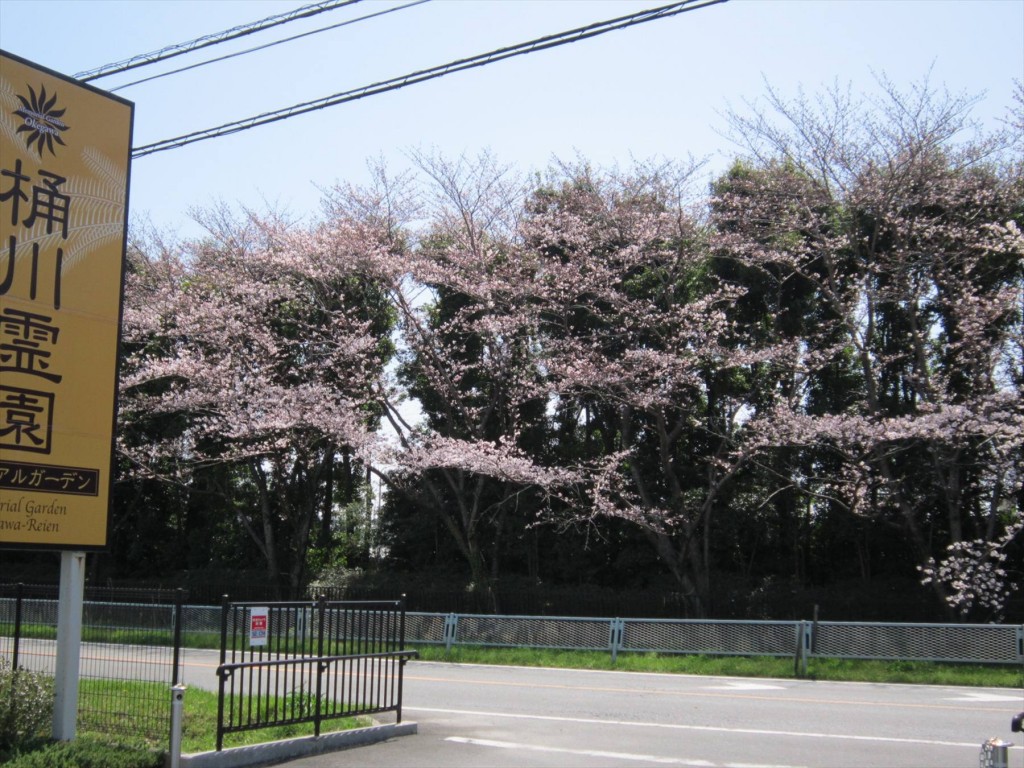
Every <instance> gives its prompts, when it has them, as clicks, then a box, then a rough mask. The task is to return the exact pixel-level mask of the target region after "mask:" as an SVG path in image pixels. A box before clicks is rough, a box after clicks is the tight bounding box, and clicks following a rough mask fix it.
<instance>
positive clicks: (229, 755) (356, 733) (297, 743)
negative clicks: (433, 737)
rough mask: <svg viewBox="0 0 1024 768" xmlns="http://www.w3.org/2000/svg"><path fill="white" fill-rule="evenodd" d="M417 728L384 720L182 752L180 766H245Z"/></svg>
mask: <svg viewBox="0 0 1024 768" xmlns="http://www.w3.org/2000/svg"><path fill="white" fill-rule="evenodd" d="M416 732H417V725H416V723H410V722H405V723H385V724H383V725H371V726H369V727H367V728H354V729H352V730H351V731H338V732H336V733H325V734H321V735H320V736H302V737H299V738H297V739H288V740H286V741H272V742H270V743H268V744H252V745H250V746H247V747H232V748H231V749H224V750H221V751H220V752H196V753H194V754H191V755H182V756H181V762H180V765H181V768H246V767H247V766H256V765H265V764H267V763H276V762H280V761H282V760H294V759H297V758H300V757H308V756H309V755H319V754H323V753H324V752H334V751H336V750H339V749H346V748H348V747H357V746H362V745H365V744H374V743H376V742H379V741H384V740H386V739H390V738H394V737H396V736H411V735H412V734H414V733H416Z"/></svg>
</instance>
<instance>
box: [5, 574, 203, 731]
mask: <svg viewBox="0 0 1024 768" xmlns="http://www.w3.org/2000/svg"><path fill="white" fill-rule="evenodd" d="M57 592H58V590H57V588H55V587H30V586H24V585H2V586H0V657H2V658H5V659H7V660H8V661H9V662H10V663H11V666H12V667H13V668H15V669H31V670H33V671H36V672H43V673H45V674H48V675H53V674H54V673H55V671H56V663H57V641H56V638H57V597H58V595H57ZM92 596H93V597H96V596H98V595H97V593H96V592H95V591H93V594H92ZM99 596H102V595H99ZM149 598H150V600H156V601H161V600H166V601H167V602H144V603H123V602H107V601H102V600H89V601H87V602H86V603H85V604H84V605H83V608H82V643H81V647H80V657H79V690H78V727H79V728H83V729H87V730H90V731H97V732H101V733H107V734H110V735H113V736H137V735H139V734H140V733H162V732H164V731H166V729H167V723H168V719H169V716H170V697H169V695H168V688H169V687H170V686H172V685H174V684H175V683H177V682H178V677H179V674H180V647H181V637H180V630H181V626H182V623H183V618H182V617H183V613H184V603H183V601H182V595H181V594H180V593H177V594H175V593H170V594H167V593H165V594H154V593H150V594H149Z"/></svg>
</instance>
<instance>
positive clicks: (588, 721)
mask: <svg viewBox="0 0 1024 768" xmlns="http://www.w3.org/2000/svg"><path fill="white" fill-rule="evenodd" d="M402 711H403V712H433V713H436V714H442V715H470V716H476V717H507V718H510V719H515V720H544V721H548V722H556V723H576V724H579V725H605V726H608V725H611V726H625V727H630V728H666V729H669V730H677V731H704V732H708V733H742V734H747V735H750V736H788V737H795V738H801V739H833V740H837V741H870V742H878V743H883V744H917V745H918V746H920V745H923V744H927V745H929V746H938V747H964V748H967V749H973V750H975V752H977V750H978V749H979V747H980V745H981V742H980V741H979V742H977V743H974V742H962V741H926V740H924V739H901V738H896V737H892V736H857V735H854V734H846V733H815V732H813V731H769V730H766V729H763V728H723V727H721V726H714V725H680V724H678V723H645V722H640V721H629V720H598V719H594V718H585V717H556V716H554V715H523V714H518V713H512V712H481V711H478V710H467V709H435V708H433V707H407V706H403V707H402ZM1014 749H1015V750H1016V749H1020V747H1015V748H1014Z"/></svg>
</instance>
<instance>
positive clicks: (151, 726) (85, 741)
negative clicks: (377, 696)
mask: <svg viewBox="0 0 1024 768" xmlns="http://www.w3.org/2000/svg"><path fill="white" fill-rule="evenodd" d="M80 694H81V697H82V706H81V707H80V711H79V723H78V738H76V739H75V740H74V741H73V742H70V743H63V744H54V743H51V742H50V741H49V740H47V739H44V738H39V739H34V740H31V741H29V742H26V743H25V744H23V745H21V746H20V747H19V748H18V749H17V750H16V751H14V752H13V753H4V752H3V751H0V765H4V766H5V768H6V767H7V766H10V768H156V767H157V766H163V752H164V751H165V750H166V748H167V727H168V721H169V718H170V706H169V704H170V693H169V691H168V689H167V686H166V685H165V684H163V683H145V682H132V681H126V680H90V679H85V680H82V681H81V687H80ZM164 702H166V703H167V706H166V707H164V706H161V705H162V704H163V703H164ZM275 703H277V704H282V705H283V704H284V703H285V702H281V701H275V700H271V701H270V702H263V706H269V707H273V706H274V705H275ZM370 725H373V719H372V718H370V717H365V716H363V717H345V718H338V719H333V720H325V721H323V722H322V723H321V726H320V732H321V733H333V732H335V731H346V730H351V729H353V728H363V727H366V726H370ZM313 732H314V726H313V724H312V723H301V724H293V725H286V726H279V727H275V728H261V729H259V730H253V731H245V732H243V733H232V734H227V735H225V737H224V747H225V748H230V747H240V746H246V745H251V744H265V743H268V742H271V741H283V740H285V739H292V738H296V737H299V736H312V735H313ZM216 745H217V694H215V693H212V692H210V691H204V690H201V689H198V688H194V689H193V688H190V689H189V690H188V693H187V694H186V695H185V708H184V720H183V722H182V752H184V753H190V752H207V751H211V750H213V749H215V748H216Z"/></svg>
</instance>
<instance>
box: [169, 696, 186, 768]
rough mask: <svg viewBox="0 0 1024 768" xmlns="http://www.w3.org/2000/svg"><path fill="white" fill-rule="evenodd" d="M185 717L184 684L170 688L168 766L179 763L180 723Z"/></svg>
mask: <svg viewBox="0 0 1024 768" xmlns="http://www.w3.org/2000/svg"><path fill="white" fill-rule="evenodd" d="M184 717H185V686H184V685H180V684H179V685H176V686H174V687H173V688H171V744H170V751H169V752H168V755H167V757H168V763H169V766H168V768H179V766H180V765H181V725H182V722H183V720H184Z"/></svg>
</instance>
